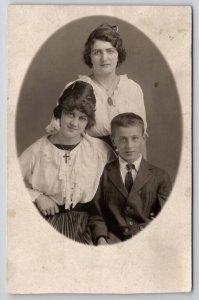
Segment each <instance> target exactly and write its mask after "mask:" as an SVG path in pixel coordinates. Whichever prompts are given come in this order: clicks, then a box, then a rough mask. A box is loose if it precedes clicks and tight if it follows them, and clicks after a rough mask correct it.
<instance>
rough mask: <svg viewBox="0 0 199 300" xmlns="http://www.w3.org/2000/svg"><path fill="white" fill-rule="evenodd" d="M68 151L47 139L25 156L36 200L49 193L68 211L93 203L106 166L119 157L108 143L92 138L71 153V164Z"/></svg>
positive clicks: (28, 181) (27, 180)
mask: <svg viewBox="0 0 199 300" xmlns="http://www.w3.org/2000/svg"><path fill="white" fill-rule="evenodd" d="M66 152H69V151H65V150H61V149H59V148H57V147H56V146H55V145H53V144H52V143H51V142H50V141H49V139H48V137H47V136H43V137H42V138H40V139H39V140H37V141H36V142H35V143H34V144H32V145H31V146H30V147H29V148H27V149H26V150H25V151H24V152H23V153H22V155H21V156H20V158H19V160H20V165H21V170H22V175H23V178H24V181H25V184H26V186H27V188H28V190H29V192H30V195H31V197H32V200H33V201H34V200H35V199H36V198H37V197H38V196H39V195H40V194H45V195H47V196H48V197H50V198H51V199H52V200H54V201H55V202H56V203H57V204H58V205H62V204H65V208H66V209H67V208H69V207H70V205H71V204H73V207H74V206H75V205H76V204H77V203H86V202H89V201H91V200H92V198H93V196H94V195H95V192H96V190H97V187H98V184H99V180H100V177H101V174H102V172H103V168H104V166H105V164H106V163H107V162H108V161H110V160H111V159H113V158H114V156H115V155H114V152H113V151H112V149H111V148H110V147H109V146H108V145H107V144H106V143H104V142H103V141H101V140H99V139H97V138H93V137H90V136H89V135H85V136H84V137H83V139H82V141H81V142H80V143H79V144H78V145H77V146H76V147H75V148H74V149H73V150H72V151H70V155H69V158H68V160H67V163H66V162H65V157H64V156H65V153H66Z"/></svg>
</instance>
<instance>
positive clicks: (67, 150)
mask: <svg viewBox="0 0 199 300" xmlns="http://www.w3.org/2000/svg"><path fill="white" fill-rule="evenodd" d="M54 145H55V146H56V147H57V148H59V149H61V150H64V151H65V154H64V156H63V158H64V159H65V163H66V164H67V163H68V162H69V161H70V160H71V158H70V152H71V151H72V150H73V149H74V148H75V147H76V146H77V145H78V144H75V145H62V144H54Z"/></svg>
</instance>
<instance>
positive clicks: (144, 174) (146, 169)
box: [129, 158, 152, 197]
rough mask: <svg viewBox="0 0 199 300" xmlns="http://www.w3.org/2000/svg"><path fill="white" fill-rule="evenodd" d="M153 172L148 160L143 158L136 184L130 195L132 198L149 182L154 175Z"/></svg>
mask: <svg viewBox="0 0 199 300" xmlns="http://www.w3.org/2000/svg"><path fill="white" fill-rule="evenodd" d="M151 170H152V167H151V166H150V165H149V164H148V162H147V161H146V160H144V159H143V158H142V160H141V164H140V168H139V170H138V173H137V176H136V179H135V182H134V184H133V186H132V189H131V191H130V193H129V196H130V197H133V196H134V195H135V194H136V193H137V191H138V190H140V188H141V187H142V186H143V185H144V184H145V183H146V182H147V181H148V179H149V178H150V177H151V174H152V172H151Z"/></svg>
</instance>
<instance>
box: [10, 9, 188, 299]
mask: <svg viewBox="0 0 199 300" xmlns="http://www.w3.org/2000/svg"><path fill="white" fill-rule="evenodd" d="M191 30H192V11H191V7H189V6H69V5H68V6H67V5H65V6H62V5H53V6H47V5H46V6H44V5H43V6H42V5H40V6H36V5H16V6H15V5H11V6H10V7H9V8H8V204H7V208H8V212H7V216H8V217H7V224H8V226H7V290H8V292H9V293H20V294H21V293H22V294H28V293H122V294H124V293H165V292H189V291H191V286H192V279H191V272H192V269H191V247H192V245H191V222H192V215H191V212H192V203H191V201H192V195H191V191H192V186H191V172H192V170H191V143H192V141H191V117H192V116H191V103H192V102H191V101H192V99H191V93H192V91H191V86H192V83H191V47H192V40H191V37H192V32H191ZM102 282H103V284H102ZM99 283H100V284H99Z"/></svg>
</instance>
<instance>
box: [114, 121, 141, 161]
mask: <svg viewBox="0 0 199 300" xmlns="http://www.w3.org/2000/svg"><path fill="white" fill-rule="evenodd" d="M112 140H113V143H114V145H115V146H116V147H117V149H118V151H119V155H120V156H121V157H122V158H123V159H124V160H125V161H127V162H131V163H133V162H134V161H135V160H136V159H137V158H138V157H139V155H140V153H141V152H142V151H141V150H142V146H143V144H144V143H145V136H144V135H143V132H142V128H141V126H139V125H132V126H128V127H117V128H115V132H114V135H113V136H112Z"/></svg>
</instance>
